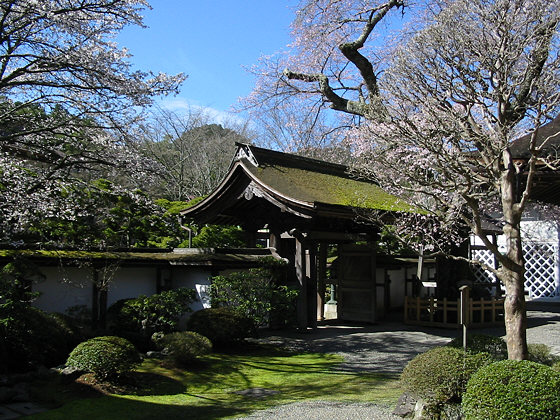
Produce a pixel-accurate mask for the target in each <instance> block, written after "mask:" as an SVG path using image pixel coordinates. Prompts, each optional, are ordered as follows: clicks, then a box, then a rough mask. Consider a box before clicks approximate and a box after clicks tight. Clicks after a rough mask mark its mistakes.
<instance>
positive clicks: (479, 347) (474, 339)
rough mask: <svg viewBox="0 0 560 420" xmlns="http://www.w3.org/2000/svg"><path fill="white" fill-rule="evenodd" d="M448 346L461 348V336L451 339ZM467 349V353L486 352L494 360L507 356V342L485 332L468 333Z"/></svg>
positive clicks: (503, 358)
mask: <svg viewBox="0 0 560 420" xmlns="http://www.w3.org/2000/svg"><path fill="white" fill-rule="evenodd" d="M447 345H448V346H451V347H455V348H463V337H462V336H461V337H457V338H454V339H453V340H451V341H450V342H449V343H448V344H447ZM467 351H468V352H469V353H488V354H490V355H491V356H492V358H494V359H495V360H505V359H507V357H508V354H507V344H506V342H505V341H504V339H503V338H501V337H495V336H493V335H485V334H468V335H467Z"/></svg>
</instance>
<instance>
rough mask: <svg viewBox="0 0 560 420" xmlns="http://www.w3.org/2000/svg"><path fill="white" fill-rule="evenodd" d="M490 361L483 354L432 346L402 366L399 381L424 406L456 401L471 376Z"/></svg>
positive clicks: (488, 356)
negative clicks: (422, 402) (422, 401)
mask: <svg viewBox="0 0 560 420" xmlns="http://www.w3.org/2000/svg"><path fill="white" fill-rule="evenodd" d="M490 362H491V357H490V355H488V354H487V353H477V354H470V353H465V352H464V351H463V350H462V349H458V348H454V347H448V346H445V347H435V348H433V349H431V350H428V351H427V352H425V353H422V354H419V355H418V356H416V357H415V358H414V359H412V360H411V361H410V362H409V363H408V364H407V365H406V367H405V368H404V370H403V372H402V375H401V383H402V386H403V388H404V389H405V391H406V392H408V393H410V394H412V395H414V396H416V397H417V398H420V399H422V400H424V401H425V402H426V403H427V404H428V405H431V406H438V405H441V404H444V403H448V402H458V401H460V400H461V396H462V394H463V392H464V391H465V387H466V385H467V381H468V380H469V378H470V377H471V375H472V374H473V373H474V372H476V371H477V370H478V369H479V368H480V367H481V366H484V365H487V364H489V363H490Z"/></svg>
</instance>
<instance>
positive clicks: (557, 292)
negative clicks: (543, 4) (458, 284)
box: [472, 242, 560, 298]
mask: <svg viewBox="0 0 560 420" xmlns="http://www.w3.org/2000/svg"><path fill="white" fill-rule="evenodd" d="M523 255H524V257H525V269H526V272H525V290H526V291H527V292H528V293H529V297H530V298H542V297H557V296H560V285H559V284H558V282H557V271H558V267H559V259H558V244H554V243H547V242H525V243H523ZM472 257H473V258H474V259H477V260H479V261H481V262H483V263H485V264H487V265H490V266H493V265H494V256H493V255H492V253H491V252H490V251H489V250H487V249H476V250H473V251H472ZM473 274H474V277H475V280H476V282H478V283H489V284H492V283H493V282H495V281H496V276H495V275H494V274H493V273H491V272H489V271H486V270H484V269H482V268H481V267H479V266H473ZM488 290H489V291H491V288H490V287H489V288H488Z"/></svg>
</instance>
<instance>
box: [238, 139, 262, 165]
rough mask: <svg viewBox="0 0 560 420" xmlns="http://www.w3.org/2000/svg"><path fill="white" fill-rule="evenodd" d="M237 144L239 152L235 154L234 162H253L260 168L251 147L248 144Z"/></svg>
mask: <svg viewBox="0 0 560 420" xmlns="http://www.w3.org/2000/svg"><path fill="white" fill-rule="evenodd" d="M236 144H237V152H236V153H235V157H234V158H233V161H234V162H236V161H240V160H243V159H245V160H248V161H249V162H251V164H252V165H254V166H257V167H258V166H259V162H258V161H257V158H256V157H255V155H254V154H253V152H252V151H251V145H250V144H247V143H236Z"/></svg>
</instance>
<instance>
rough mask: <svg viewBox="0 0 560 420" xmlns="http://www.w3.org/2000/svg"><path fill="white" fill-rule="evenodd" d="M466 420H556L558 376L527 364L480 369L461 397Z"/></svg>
mask: <svg viewBox="0 0 560 420" xmlns="http://www.w3.org/2000/svg"><path fill="white" fill-rule="evenodd" d="M462 408H463V413H464V414H465V417H466V419H467V420H478V419H487V420H527V419H533V420H557V419H559V418H560V374H559V373H558V372H556V371H554V370H553V369H551V368H550V367H548V366H545V365H542V364H539V363H535V362H531V361H528V360H523V361H517V360H502V361H499V362H495V363H492V364H490V365H488V366H485V367H482V368H481V369H480V370H479V371H478V372H476V373H475V374H474V375H473V376H472V377H471V379H470V380H469V382H468V384H467V389H466V391H465V393H464V395H463V402H462Z"/></svg>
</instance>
